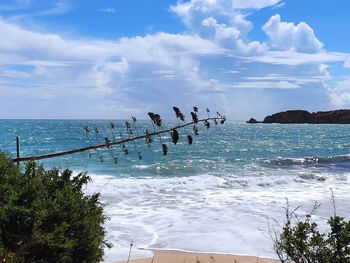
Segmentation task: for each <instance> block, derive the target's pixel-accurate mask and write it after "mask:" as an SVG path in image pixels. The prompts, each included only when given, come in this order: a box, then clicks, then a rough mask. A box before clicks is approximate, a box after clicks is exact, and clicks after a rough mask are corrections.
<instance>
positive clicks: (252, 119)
mask: <svg viewBox="0 0 350 263" xmlns="http://www.w3.org/2000/svg"><path fill="white" fill-rule="evenodd" d="M247 123H258V121H257V120H256V119H254V118H250V119H249V121H247Z"/></svg>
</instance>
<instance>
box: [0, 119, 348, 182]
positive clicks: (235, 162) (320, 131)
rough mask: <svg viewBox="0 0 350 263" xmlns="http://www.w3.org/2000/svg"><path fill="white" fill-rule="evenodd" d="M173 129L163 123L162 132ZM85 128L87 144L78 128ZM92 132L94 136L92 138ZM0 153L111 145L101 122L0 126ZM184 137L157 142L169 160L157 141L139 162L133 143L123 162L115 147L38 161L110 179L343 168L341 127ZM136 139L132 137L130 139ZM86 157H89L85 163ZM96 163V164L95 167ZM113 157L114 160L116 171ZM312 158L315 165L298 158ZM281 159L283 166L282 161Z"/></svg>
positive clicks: (344, 131)
mask: <svg viewBox="0 0 350 263" xmlns="http://www.w3.org/2000/svg"><path fill="white" fill-rule="evenodd" d="M116 123H117V130H116V132H115V133H116V136H115V138H117V139H118V138H120V134H119V132H122V135H123V136H122V137H123V138H126V137H127V134H126V130H125V128H124V122H123V121H117V122H116ZM175 124H176V123H171V122H168V123H166V125H165V127H170V126H171V125H175ZM85 126H88V127H90V129H91V130H92V131H91V132H90V136H89V137H90V140H89V139H88V137H87V136H86V135H85V133H84V131H83V128H84V127H85ZM94 127H98V129H99V134H97V135H96V134H95V133H94V132H93V128H94ZM145 128H148V129H149V130H153V128H152V127H150V126H149V123H148V122H145V121H141V122H140V123H138V124H137V129H138V132H139V133H142V131H143V130H144V129H145ZM0 129H1V133H0V149H1V150H2V151H6V152H8V153H10V155H11V156H13V157H14V156H15V150H16V136H20V138H21V156H32V155H39V154H46V153H51V152H57V151H64V150H69V149H74V148H80V147H85V146H89V145H90V144H101V143H103V142H104V137H109V138H110V139H111V140H113V135H112V133H111V131H110V129H109V121H104V120H98V121H97V120H0ZM185 133H186V134H187V133H188V134H192V129H191V128H188V129H187V130H186V131H184V130H182V131H180V135H181V134H182V136H183V137H181V138H180V143H179V144H178V145H176V146H175V145H172V144H171V142H170V136H169V135H165V136H162V137H163V141H164V142H167V143H168V144H169V147H170V149H169V154H168V156H167V157H165V158H164V157H163V156H162V153H161V146H160V143H159V138H158V137H155V142H154V143H153V145H152V146H151V148H150V149H149V148H148V147H147V146H146V144H145V141H144V140H140V141H139V142H137V145H136V147H137V151H141V152H142V156H143V160H141V161H140V160H139V159H138V157H137V154H136V151H135V145H134V144H133V143H129V144H127V147H128V149H129V152H130V154H129V156H125V155H124V154H123V153H122V151H121V148H120V147H116V148H114V149H113V152H112V153H111V152H110V151H108V150H101V151H91V152H87V153H83V154H75V155H70V156H65V157H60V158H54V159H49V160H43V161H42V162H43V163H44V164H45V165H46V166H52V165H56V166H62V167H66V166H67V167H70V168H72V169H76V170H88V171H91V172H92V173H97V174H111V175H114V176H131V177H133V176H154V175H157V176H174V175H176V176H186V175H192V174H197V173H203V172H205V173H208V172H210V173H215V174H220V173H223V174H225V173H226V172H229V170H230V169H242V168H243V167H245V166H247V165H257V166H261V167H264V168H266V167H270V168H271V169H273V168H275V166H279V167H284V168H286V169H288V168H289V167H290V166H296V165H301V166H302V167H303V168H305V167H307V166H310V167H312V166H315V167H323V168H324V169H330V170H332V171H334V172H337V171H338V170H339V172H341V171H343V170H344V169H348V168H349V161H348V160H349V159H350V158H348V154H349V153H350V131H349V126H347V125H273V124H272V125H270V124H257V125H250V124H245V123H240V122H231V123H227V124H225V125H219V126H212V128H211V129H209V130H206V128H205V127H202V128H201V131H200V135H199V136H194V135H193V138H194V144H193V145H192V146H189V145H188V144H187V142H186V138H185V137H184V136H185ZM135 135H136V134H135ZM90 155H91V157H89V156H90ZM101 157H102V161H101ZM113 157H118V159H119V162H118V164H117V165H116V164H115V162H114V160H113ZM310 157H316V158H318V160H316V159H314V160H311V159H306V160H303V161H300V162H299V161H298V160H297V159H299V158H310ZM282 159H284V160H282ZM154 163H158V164H159V165H161V166H162V167H163V168H164V169H160V170H152V169H143V170H141V171H140V170H139V169H135V168H134V165H152V164H154Z"/></svg>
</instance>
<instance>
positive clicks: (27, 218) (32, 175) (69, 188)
mask: <svg viewBox="0 0 350 263" xmlns="http://www.w3.org/2000/svg"><path fill="white" fill-rule="evenodd" d="M89 181H90V177H88V176H87V175H86V173H80V174H78V175H77V176H73V175H72V171H70V170H68V169H67V170H64V171H63V172H60V171H59V170H58V169H56V168H53V169H51V170H45V169H44V168H43V167H42V166H41V165H38V164H36V163H35V162H29V163H27V164H26V167H25V169H24V172H21V171H20V170H19V169H18V167H17V166H16V165H15V164H14V163H13V162H12V161H11V160H10V159H8V158H7V157H6V156H5V154H3V153H1V152H0V259H2V260H0V261H1V262H100V261H101V260H102V259H103V249H104V247H105V246H109V243H108V242H107V241H106V239H105V234H106V232H105V230H104V228H103V223H104V222H105V221H106V219H107V218H106V216H105V215H104V214H103V205H102V204H101V203H100V202H99V194H94V195H91V196H88V195H85V194H84V193H83V192H82V188H83V186H85V185H86V184H87V183H88V182H89Z"/></svg>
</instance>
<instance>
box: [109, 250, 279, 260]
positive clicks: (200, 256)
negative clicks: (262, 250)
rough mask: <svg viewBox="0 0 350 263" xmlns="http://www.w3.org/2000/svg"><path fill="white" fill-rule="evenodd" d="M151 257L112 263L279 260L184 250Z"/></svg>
mask: <svg viewBox="0 0 350 263" xmlns="http://www.w3.org/2000/svg"><path fill="white" fill-rule="evenodd" d="M152 251H153V253H154V256H153V257H147V258H138V259H130V260H129V261H127V260H122V261H115V262H114V263H128V262H129V263H279V262H280V261H279V260H276V259H269V258H264V257H258V256H247V255H235V254H221V253H210V252H191V251H184V250H152Z"/></svg>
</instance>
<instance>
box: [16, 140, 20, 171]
mask: <svg viewBox="0 0 350 263" xmlns="http://www.w3.org/2000/svg"><path fill="white" fill-rule="evenodd" d="M19 143H20V139H19V136H17V137H16V150H17V155H16V156H17V158H19V151H20V148H19ZM17 166H19V161H17Z"/></svg>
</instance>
